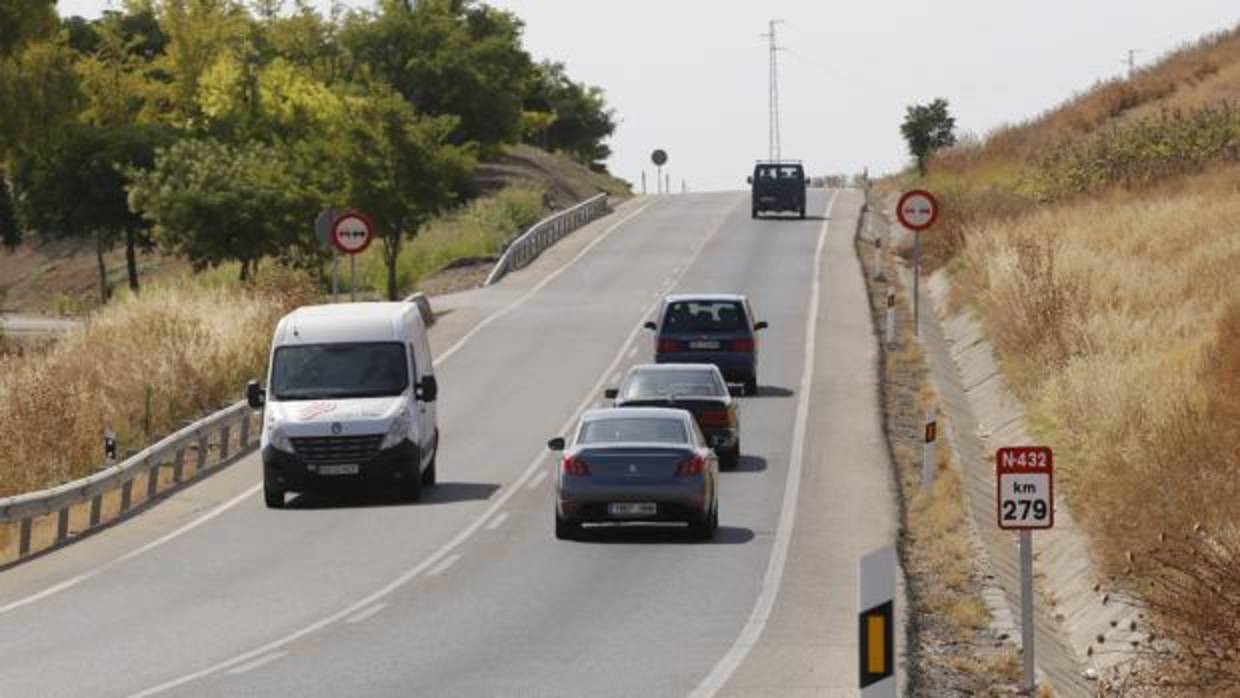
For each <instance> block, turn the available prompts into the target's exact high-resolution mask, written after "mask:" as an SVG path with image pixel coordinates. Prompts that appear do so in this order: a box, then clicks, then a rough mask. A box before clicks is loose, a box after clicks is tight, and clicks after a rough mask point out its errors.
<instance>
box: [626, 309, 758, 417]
mask: <svg viewBox="0 0 1240 698" xmlns="http://www.w3.org/2000/svg"><path fill="white" fill-rule="evenodd" d="M766 326H767V325H766V323H765V322H756V321H754V316H753V309H752V308H751V307H750V306H749V299H747V298H746V297H745V296H743V295H741V294H738V293H709V294H693V295H687V294H686V295H674V296H668V297H667V298H665V299H664V300H663V305H662V307H661V308H660V310H659V320H658V322H657V323H656V322H647V323H646V328H647V329H651V330H654V331H655V341H654V345H655V348H654V360H655V363H660V364H667V363H687V364H714V365H715V366H717V367H719V371H720V373H722V374H723V377H724V379H726V380H727V381H728V382H730V383H741V384H743V385H744V386H745V394H747V395H753V394H755V393H757V392H758V335H757V332H758V330H761V329H765V328H766Z"/></svg>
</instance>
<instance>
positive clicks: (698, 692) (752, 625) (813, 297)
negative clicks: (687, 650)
mask: <svg viewBox="0 0 1240 698" xmlns="http://www.w3.org/2000/svg"><path fill="white" fill-rule="evenodd" d="M836 197H837V194H832V195H831V200H830V202H828V203H827V213H826V215H825V216H824V218H826V219H827V220H825V221H823V223H822V232H820V233H819V234H818V248H817V249H816V250H815V251H814V281H813V284H812V285H811V287H810V297H809V311H808V312H807V317H806V320H805V359H804V362H803V364H802V365H801V391H800V393H798V394H797V416H796V423H795V425H794V426H793V429H792V456H791V460H790V462H789V466H788V481H787V483H785V485H784V501H783V505H782V507H781V508H780V511H779V526H778V528H777V529H776V531H775V544H774V547H773V548H772V549H771V558H770V560H769V561H768V562H767V566H766V575H765V576H764V577H763V578H762V592H761V593H760V594H758V601H757V603H755V604H754V607H753V612H752V613H751V614H750V615H749V620H748V621H746V623H745V627H744V628H742V629H741V634H740V635H739V636H738V637H737V638H736V642H734V643H733V644H732V647H731V649H729V650H728V653H727V654H725V655H724V656H723V658H722V659H720V660H719V663H718V664H716V665H715V667H714V669H712V670H711V672H710V674H708V675H707V676H706V678H704V679H702V683H700V684H698V686H697V688H695V689H694V690H693V693H690V694H689V698H711V696H714V695H715V693H717V692H718V691H719V689H721V688H723V685H724V684H725V683H727V681H728V679H729V678H731V677H732V674H733V673H734V672H735V671H736V669H737V667H739V666H740V665H741V662H743V661H745V657H746V656H748V655H749V650H751V649H753V646H754V645H756V644H757V643H758V639H759V638H761V637H762V631H763V630H764V629H765V628H766V621H767V619H768V618H770V617H771V610H772V609H774V608H775V598H776V597H777V596H778V595H779V585H780V583H781V582H782V581H783V577H784V563H785V562H786V561H787V558H788V545H789V543H790V542H791V541H792V527H793V526H794V525H795V524H796V516H797V496H798V494H799V493H800V490H801V466H802V463H803V461H804V456H805V453H804V451H805V429H806V422H807V421H808V419H809V395H810V390H811V389H812V388H813V383H814V358H815V354H814V335H815V333H816V332H817V328H818V293H819V287H820V285H821V281H822V250H823V248H824V246H825V245H826V241H827V228H828V227H829V224H830V218H831V209H832V208H833V207H834V206H835V200H836Z"/></svg>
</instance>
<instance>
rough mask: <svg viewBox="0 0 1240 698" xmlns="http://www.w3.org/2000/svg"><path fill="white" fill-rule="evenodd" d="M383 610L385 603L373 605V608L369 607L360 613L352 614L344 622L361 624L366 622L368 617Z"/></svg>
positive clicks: (385, 606)
mask: <svg viewBox="0 0 1240 698" xmlns="http://www.w3.org/2000/svg"><path fill="white" fill-rule="evenodd" d="M385 608H387V604H385V603H377V604H375V605H374V606H371V607H370V608H367V609H366V610H364V611H362V612H360V613H355V614H353V615H352V616H349V618H348V619H347V620H345V622H346V623H361V622H362V621H364V620H366V619H367V618H369V617H371V616H373V615H374V614H376V613H378V612H379V611H382V610H383V609H385Z"/></svg>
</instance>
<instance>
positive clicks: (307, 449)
mask: <svg viewBox="0 0 1240 698" xmlns="http://www.w3.org/2000/svg"><path fill="white" fill-rule="evenodd" d="M292 442H293V451H294V452H295V453H296V454H297V455H298V456H300V457H301V459H302V460H304V461H305V462H307V463H310V464H313V465H344V464H354V463H365V462H366V461H368V460H370V459H371V458H374V457H375V456H376V455H377V454H378V453H379V444H381V443H383V435H382V434H368V435H365V436H300V437H299V436H295V437H293V438H292Z"/></svg>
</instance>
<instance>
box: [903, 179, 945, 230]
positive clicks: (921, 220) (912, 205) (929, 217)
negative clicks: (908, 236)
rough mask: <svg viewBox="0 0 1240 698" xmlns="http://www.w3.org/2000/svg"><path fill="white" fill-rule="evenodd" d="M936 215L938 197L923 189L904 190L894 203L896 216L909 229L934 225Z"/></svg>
mask: <svg viewBox="0 0 1240 698" xmlns="http://www.w3.org/2000/svg"><path fill="white" fill-rule="evenodd" d="M938 217H939V202H938V199H935V198H934V194H931V193H930V192H928V191H926V190H925V189H913V190H912V191H906V192H904V195H903V196H901V197H900V201H899V203H897V204H896V218H899V219H900V223H902V224H903V225H904V227H905V228H908V229H909V230H916V231H918V232H920V231H922V230H925V229H926V228H929V227H930V226H932V225H934V220H935V219H936V218H938Z"/></svg>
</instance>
